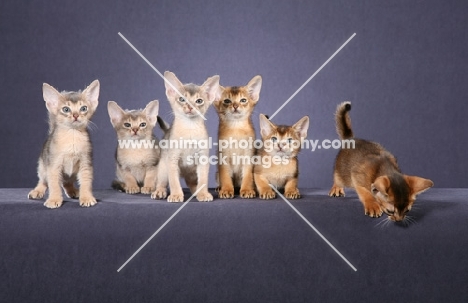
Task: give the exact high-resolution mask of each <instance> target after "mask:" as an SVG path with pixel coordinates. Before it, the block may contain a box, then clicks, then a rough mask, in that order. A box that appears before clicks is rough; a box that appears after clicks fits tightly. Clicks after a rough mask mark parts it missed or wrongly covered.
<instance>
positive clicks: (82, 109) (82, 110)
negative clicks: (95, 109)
mask: <svg viewBox="0 0 468 303" xmlns="http://www.w3.org/2000/svg"><path fill="white" fill-rule="evenodd" d="M87 111H88V107H87V106H82V107H81V108H80V112H82V113H84V112H87Z"/></svg>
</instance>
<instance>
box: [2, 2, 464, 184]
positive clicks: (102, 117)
mask: <svg viewBox="0 0 468 303" xmlns="http://www.w3.org/2000/svg"><path fill="white" fill-rule="evenodd" d="M467 15H468V6H467V5H466V2H465V1H434V0H431V1H406V0H402V1H374V0H372V1H362V0H359V1H348V0H343V1H324V0H321V1H310V0H308V1H252V0H235V1H127V2H124V1H110V0H107V1H58V0H53V1H2V2H1V4H0V31H1V32H0V41H1V43H0V62H1V71H0V83H1V84H0V85H1V90H0V100H1V102H2V103H1V104H2V108H1V111H0V112H1V116H2V118H1V119H0V126H1V127H0V132H1V133H0V134H1V138H2V149H1V152H0V153H1V154H0V161H1V174H0V186H1V187H33V186H34V185H35V183H36V181H37V177H36V161H37V157H38V155H39V152H40V150H41V146H42V143H43V141H44V139H45V137H46V133H47V124H46V118H47V112H46V108H45V105H44V101H43V100H42V92H41V87H42V83H43V82H47V83H49V84H51V85H53V86H54V87H56V88H58V89H59V90H77V89H83V88H84V87H85V86H86V85H88V84H89V83H91V81H93V80H94V79H99V80H100V82H101V94H100V105H99V107H98V110H97V113H96V115H95V117H94V119H93V121H94V123H95V124H96V126H97V128H95V130H94V131H93V132H92V138H93V144H94V165H95V182H94V184H95V187H96V188H108V187H109V184H110V182H111V180H112V179H113V176H114V149H115V146H116V136H115V133H114V130H113V129H112V126H111V124H110V123H109V118H108V115H107V109H106V104H107V101H108V100H115V101H117V102H118V103H119V104H121V105H122V106H124V107H127V108H140V107H144V106H145V105H146V103H147V102H149V101H151V100H154V99H159V100H160V101H161V114H162V116H163V117H164V118H165V119H166V120H171V116H170V108H169V104H168V102H167V100H166V98H165V93H164V85H163V81H162V79H161V78H159V76H158V75H157V74H156V73H155V72H154V71H153V70H152V69H151V68H150V67H149V66H148V65H147V64H146V63H145V62H144V61H143V60H142V59H141V58H140V57H139V56H138V55H137V54H136V53H135V52H134V51H133V50H132V49H131V48H130V47H129V46H128V45H127V44H126V43H125V42H124V41H123V40H122V39H121V38H120V37H119V36H118V34H117V33H118V32H121V33H122V34H123V35H125V36H126V37H127V38H128V39H129V40H130V41H131V42H132V43H133V44H134V45H135V46H136V47H137V48H138V49H139V50H140V51H141V52H142V53H143V54H144V55H145V56H146V57H147V58H148V59H149V60H150V61H151V62H152V63H153V64H154V65H155V66H156V67H157V68H158V69H159V70H160V71H165V70H170V71H173V72H175V73H176V75H177V76H179V78H180V79H181V80H182V81H184V82H195V83H202V82H203V81H204V80H205V79H206V78H207V77H208V76H212V75H214V74H219V75H220V76H221V83H222V84H223V85H243V84H245V83H246V82H247V81H248V80H250V79H251V77H253V76H254V75H256V74H261V75H262V77H263V87H262V92H261V95H260V97H261V98H260V101H259V104H258V106H257V108H256V112H255V114H254V117H253V118H254V123H255V125H256V127H257V132H258V114H259V113H265V114H270V115H271V114H272V113H273V112H274V111H275V110H276V109H277V108H278V107H279V106H280V105H281V104H282V103H283V102H284V101H285V100H286V99H288V98H289V97H290V96H291V95H292V94H293V93H294V92H295V91H296V89H297V88H298V87H299V86H300V85H301V84H302V83H304V81H305V80H307V78H308V77H310V76H311V75H312V74H313V73H314V72H315V71H316V70H317V69H318V68H319V67H320V66H321V65H322V64H323V63H324V62H325V60H327V59H328V57H329V56H330V55H331V54H333V52H335V51H336V50H337V49H338V47H339V46H340V45H341V44H342V43H344V42H345V41H346V40H347V39H348V38H349V37H350V36H351V35H352V34H353V33H356V34H357V35H356V37H355V38H354V39H353V40H352V41H351V42H350V43H349V44H348V45H347V46H346V47H345V48H344V49H343V50H342V51H341V52H340V53H339V54H338V55H337V56H336V57H335V58H334V59H333V60H332V61H331V62H330V63H329V64H328V65H327V66H326V67H325V68H324V69H323V70H322V71H321V72H320V73H319V74H318V75H317V76H316V77H315V78H314V79H313V80H312V81H311V82H310V83H309V84H308V85H307V86H306V87H305V88H304V89H303V90H302V91H301V92H300V93H299V94H298V95H297V96H296V97H295V98H294V99H293V100H292V101H291V103H289V104H288V105H287V106H286V107H285V108H284V110H283V111H282V112H281V113H280V114H279V115H278V116H276V117H275V118H274V119H273V121H274V122H276V123H282V124H291V123H294V122H295V121H297V120H298V119H299V118H301V117H302V116H304V115H309V117H310V122H311V123H310V129H309V138H310V139H335V138H336V134H335V127H334V121H333V112H334V110H335V107H336V105H337V104H338V103H339V102H341V101H344V100H350V101H352V102H353V110H352V121H353V126H354V131H355V134H356V135H357V136H359V137H362V138H366V139H372V140H375V141H378V142H380V143H381V144H383V145H384V146H385V147H386V148H387V149H389V150H390V151H391V152H393V153H394V154H395V155H396V156H397V157H398V159H399V162H400V166H401V168H402V170H403V171H404V172H406V173H408V174H416V175H421V176H424V177H427V178H431V179H432V180H433V181H434V182H435V185H436V186H437V187H467V186H468V179H467V178H466V177H465V171H467V169H468V164H467V161H466V159H465V155H466V149H467V147H468V142H467V136H466V134H465V131H466V130H467V129H468V127H467V126H468V122H467V119H466V116H467V110H466V101H467V99H468V98H467V97H468V85H467V83H468V81H467V80H468V72H467V63H468V56H467V54H468V53H467V51H468V49H467V48H468V43H467V22H466V16H467ZM207 118H208V122H207V125H208V127H209V132H210V134H211V135H212V136H214V137H216V134H217V131H216V128H217V124H218V119H217V115H216V113H215V111H214V109H212V108H211V109H210V110H209V114H208V115H207ZM335 155H336V151H334V150H323V149H322V150H320V151H316V152H310V151H303V152H302V154H301V155H300V162H301V167H300V168H301V170H300V172H301V176H300V187H329V186H331V182H332V166H333V160H334V157H335ZM214 171H215V168H212V169H211V180H210V182H211V183H210V186H214V178H213V173H214Z"/></svg>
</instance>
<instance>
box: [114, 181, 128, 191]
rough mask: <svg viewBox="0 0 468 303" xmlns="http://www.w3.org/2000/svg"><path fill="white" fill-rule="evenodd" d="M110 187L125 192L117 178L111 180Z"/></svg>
mask: <svg viewBox="0 0 468 303" xmlns="http://www.w3.org/2000/svg"><path fill="white" fill-rule="evenodd" d="M111 187H112V188H113V189H115V190H118V191H121V192H125V188H124V187H123V183H122V182H119V181H117V180H114V181H112V184H111Z"/></svg>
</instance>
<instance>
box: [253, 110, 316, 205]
mask: <svg viewBox="0 0 468 303" xmlns="http://www.w3.org/2000/svg"><path fill="white" fill-rule="evenodd" d="M308 129H309V117H307V116H304V117H302V118H301V119H299V121H297V122H296V123H295V124H294V125H292V126H289V125H276V124H274V123H273V122H271V121H270V120H269V119H268V118H267V116H265V115H262V114H260V133H261V135H262V141H263V146H262V148H260V149H259V150H258V152H257V156H260V159H259V161H260V162H257V163H255V166H254V180H255V186H256V187H257V191H258V194H259V196H260V199H273V198H275V197H276V193H275V191H274V190H273V189H272V188H271V187H270V184H271V185H273V186H275V187H276V188H284V196H285V197H286V198H288V199H298V198H300V197H301V193H300V192H299V189H298V188H297V183H298V178H299V162H298V159H297V155H298V154H299V152H300V151H301V146H302V141H303V140H304V139H305V138H306V137H307V130H308Z"/></svg>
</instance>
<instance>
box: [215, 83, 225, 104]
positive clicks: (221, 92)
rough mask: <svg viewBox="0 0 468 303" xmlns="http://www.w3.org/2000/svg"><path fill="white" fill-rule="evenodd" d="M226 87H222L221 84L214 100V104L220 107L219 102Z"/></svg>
mask: <svg viewBox="0 0 468 303" xmlns="http://www.w3.org/2000/svg"><path fill="white" fill-rule="evenodd" d="M224 90H225V88H224V87H222V86H221V85H220V86H219V90H218V94H217V97H216V99H215V100H214V101H213V105H214V106H215V107H216V108H218V107H219V104H220V103H221V97H222V96H223V93H224Z"/></svg>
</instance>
